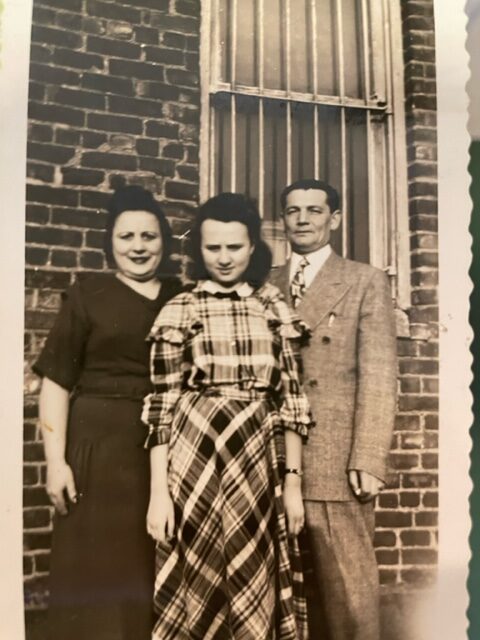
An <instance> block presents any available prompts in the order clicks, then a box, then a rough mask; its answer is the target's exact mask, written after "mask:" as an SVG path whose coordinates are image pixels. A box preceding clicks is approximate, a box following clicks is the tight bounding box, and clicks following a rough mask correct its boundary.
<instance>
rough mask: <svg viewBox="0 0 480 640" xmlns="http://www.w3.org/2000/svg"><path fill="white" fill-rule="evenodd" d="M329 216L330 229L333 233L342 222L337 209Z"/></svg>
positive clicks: (340, 214) (340, 213)
mask: <svg viewBox="0 0 480 640" xmlns="http://www.w3.org/2000/svg"><path fill="white" fill-rule="evenodd" d="M331 215H332V218H331V222H330V229H331V230H332V231H335V230H336V229H338V227H339V226H340V224H341V222H342V212H341V211H340V209H337V210H336V211H333V213H332V214H331Z"/></svg>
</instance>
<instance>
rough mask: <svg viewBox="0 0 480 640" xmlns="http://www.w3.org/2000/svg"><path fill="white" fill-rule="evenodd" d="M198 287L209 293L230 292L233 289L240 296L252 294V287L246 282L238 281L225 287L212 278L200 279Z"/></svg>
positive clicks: (245, 296) (244, 296) (246, 296)
mask: <svg viewBox="0 0 480 640" xmlns="http://www.w3.org/2000/svg"><path fill="white" fill-rule="evenodd" d="M198 289H199V290H200V291H207V292H208V293H211V294H213V295H215V294H216V293H221V294H223V293H231V292H233V291H234V292H235V293H236V294H237V295H238V296H239V297H240V298H248V296H250V295H252V293H253V287H252V286H251V285H249V284H248V282H238V283H237V284H236V285H235V286H234V287H232V288H231V289H225V288H224V287H222V286H221V285H220V284H218V282H215V281H213V280H201V281H200V282H199V283H198Z"/></svg>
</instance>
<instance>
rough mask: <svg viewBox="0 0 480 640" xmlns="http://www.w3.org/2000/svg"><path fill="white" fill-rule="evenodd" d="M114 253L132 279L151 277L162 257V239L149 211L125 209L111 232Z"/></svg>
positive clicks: (122, 269) (121, 266) (128, 276)
mask: <svg viewBox="0 0 480 640" xmlns="http://www.w3.org/2000/svg"><path fill="white" fill-rule="evenodd" d="M112 249H113V257H114V258H115V262H116V263H117V267H118V269H119V271H120V272H121V273H122V274H123V275H124V276H126V277H127V278H131V279H132V280H140V281H145V280H150V279H151V278H153V277H154V276H155V274H156V271H157V269H158V265H159V264H160V262H161V260H162V255H163V242H162V234H161V231H160V225H159V222H158V220H157V218H156V217H155V216H154V215H153V213H150V212H149V211H124V212H123V213H121V214H120V215H119V216H118V218H117V219H116V220H115V224H114V227H113V232H112Z"/></svg>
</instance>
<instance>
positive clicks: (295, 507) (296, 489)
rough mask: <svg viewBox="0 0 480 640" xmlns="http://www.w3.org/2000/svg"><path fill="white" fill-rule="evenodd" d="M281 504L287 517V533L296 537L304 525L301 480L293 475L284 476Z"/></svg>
mask: <svg viewBox="0 0 480 640" xmlns="http://www.w3.org/2000/svg"><path fill="white" fill-rule="evenodd" d="M283 504H284V506H285V513H286V515H287V526H288V533H289V534H290V535H295V536H296V535H298V534H299V533H300V531H301V530H302V528H303V525H304V523H305V509H304V506H303V497H302V488H301V478H300V477H298V476H295V475H293V474H287V475H286V476H285V482H284V485H283Z"/></svg>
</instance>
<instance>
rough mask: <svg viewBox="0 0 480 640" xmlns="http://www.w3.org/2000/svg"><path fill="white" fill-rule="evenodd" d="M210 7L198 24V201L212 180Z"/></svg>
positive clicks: (205, 195) (205, 6)
mask: <svg viewBox="0 0 480 640" xmlns="http://www.w3.org/2000/svg"><path fill="white" fill-rule="evenodd" d="M217 1H218V0H217ZM212 6H213V5H211V4H210V3H209V2H207V3H203V4H202V6H201V23H200V68H201V69H202V70H203V78H202V80H203V81H202V83H201V85H202V86H201V92H200V101H201V110H200V122H201V124H200V200H202V201H203V200H205V199H206V198H208V196H209V195H210V189H211V180H212V163H211V144H212V141H211V137H210V136H211V117H212V116H211V105H210V88H211V86H212V77H211V73H213V64H212V63H213V57H212V56H213V54H212V36H213V33H214V31H213V29H214V24H213V16H212V13H211V9H212ZM216 22H218V21H216ZM213 44H214V43H213Z"/></svg>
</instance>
